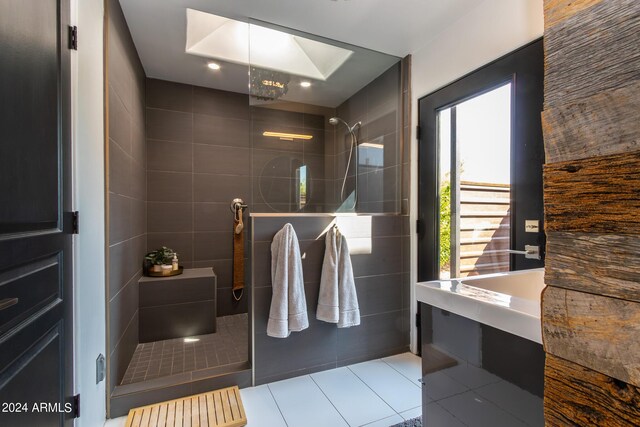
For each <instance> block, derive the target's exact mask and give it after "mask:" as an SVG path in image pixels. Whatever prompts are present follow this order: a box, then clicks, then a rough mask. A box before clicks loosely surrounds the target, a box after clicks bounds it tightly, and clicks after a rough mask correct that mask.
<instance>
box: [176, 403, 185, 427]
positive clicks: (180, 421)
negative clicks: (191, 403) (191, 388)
mask: <svg viewBox="0 0 640 427" xmlns="http://www.w3.org/2000/svg"><path fill="white" fill-rule="evenodd" d="M183 410H184V400H182V399H180V400H176V416H175V420H176V421H175V423H176V424H175V427H183V425H184V413H183Z"/></svg>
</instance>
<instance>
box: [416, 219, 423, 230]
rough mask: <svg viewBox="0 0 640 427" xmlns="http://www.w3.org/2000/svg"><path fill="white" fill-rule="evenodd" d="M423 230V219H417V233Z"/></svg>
mask: <svg viewBox="0 0 640 427" xmlns="http://www.w3.org/2000/svg"><path fill="white" fill-rule="evenodd" d="M421 231H422V220H419V219H416V234H420V232H421Z"/></svg>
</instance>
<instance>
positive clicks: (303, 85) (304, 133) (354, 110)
mask: <svg viewBox="0 0 640 427" xmlns="http://www.w3.org/2000/svg"><path fill="white" fill-rule="evenodd" d="M249 62H250V64H249V76H248V77H249V79H248V85H249V102H250V105H251V148H252V150H251V159H250V161H251V171H252V200H251V201H250V211H251V212H252V213H277V212H280V213H295V212H299V213H334V212H359V213H398V212H399V210H400V174H401V156H400V143H399V139H400V138H399V136H400V134H399V132H398V129H399V128H400V121H401V117H400V116H399V115H400V108H399V105H400V94H401V92H400V59H399V58H397V57H394V56H390V55H386V54H383V53H379V52H374V51H371V50H368V49H364V48H361V47H357V46H352V45H348V44H345V43H340V42H336V41H333V40H328V39H325V38H322V37H318V36H314V35H310V34H306V33H301V32H299V31H295V30H291V29H288V28H283V27H279V26H275V25H272V24H267V23H264V22H260V21H255V20H252V21H250V23H249ZM332 118H333V120H331V119H332ZM356 145H357V148H356Z"/></svg>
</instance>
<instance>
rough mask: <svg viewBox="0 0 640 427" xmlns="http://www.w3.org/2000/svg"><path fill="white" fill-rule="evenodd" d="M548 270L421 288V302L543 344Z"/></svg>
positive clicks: (418, 290)
mask: <svg viewBox="0 0 640 427" xmlns="http://www.w3.org/2000/svg"><path fill="white" fill-rule="evenodd" d="M544 288H545V284H544V269H543V268H538V269H534V270H522V271H512V272H509V273H496V274H486V275H482V276H474V277H469V278H464V279H451V280H434V281H432V282H421V283H418V284H417V287H416V296H417V298H418V301H420V302H424V303H426V304H429V305H432V306H434V307H438V308H441V309H443V310H447V311H450V312H451V313H454V314H457V315H459V316H463V317H466V318H469V319H471V320H475V321H476V322H480V323H484V324H486V325H489V326H493V327H494V328H497V329H501V330H503V331H506V332H509V333H511V334H514V335H517V336H520V337H523V338H526V339H528V340H531V341H535V342H537V343H540V344H542V330H541V324H540V297H541V294H542V290H543V289H544Z"/></svg>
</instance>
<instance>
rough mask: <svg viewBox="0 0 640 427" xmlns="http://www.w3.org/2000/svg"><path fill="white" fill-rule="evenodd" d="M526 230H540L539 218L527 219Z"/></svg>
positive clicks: (534, 231) (533, 231)
mask: <svg viewBox="0 0 640 427" xmlns="http://www.w3.org/2000/svg"><path fill="white" fill-rule="evenodd" d="M524 231H525V232H527V233H538V232H540V221H538V220H537V219H527V220H526V221H525V222H524Z"/></svg>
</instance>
